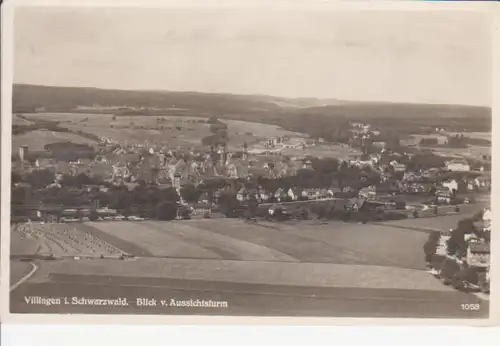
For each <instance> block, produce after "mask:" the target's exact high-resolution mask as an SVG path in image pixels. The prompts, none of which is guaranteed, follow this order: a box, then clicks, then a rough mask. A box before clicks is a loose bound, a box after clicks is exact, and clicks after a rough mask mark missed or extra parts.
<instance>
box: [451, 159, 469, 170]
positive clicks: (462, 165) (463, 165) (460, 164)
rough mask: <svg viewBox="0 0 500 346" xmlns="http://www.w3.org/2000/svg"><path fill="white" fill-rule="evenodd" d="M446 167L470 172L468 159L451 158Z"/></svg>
mask: <svg viewBox="0 0 500 346" xmlns="http://www.w3.org/2000/svg"><path fill="white" fill-rule="evenodd" d="M446 169H448V170H449V171H452V172H468V171H470V165H469V163H468V162H467V161H466V160H451V161H448V162H447V163H446Z"/></svg>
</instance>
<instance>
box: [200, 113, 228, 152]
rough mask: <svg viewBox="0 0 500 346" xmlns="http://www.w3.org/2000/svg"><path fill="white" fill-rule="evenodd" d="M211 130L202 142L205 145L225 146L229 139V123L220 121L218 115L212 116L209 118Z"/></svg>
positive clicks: (208, 122)
mask: <svg viewBox="0 0 500 346" xmlns="http://www.w3.org/2000/svg"><path fill="white" fill-rule="evenodd" d="M207 124H209V127H210V132H211V133H212V134H211V135H209V136H206V137H203V138H202V139H201V144H202V145H205V146H225V145H226V144H227V142H228V140H229V135H228V132H227V124H226V123H224V122H222V121H220V120H219V119H218V118H217V117H215V116H212V117H210V118H209V119H208V120H207Z"/></svg>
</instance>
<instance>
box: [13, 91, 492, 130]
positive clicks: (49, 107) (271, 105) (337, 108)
mask: <svg viewBox="0 0 500 346" xmlns="http://www.w3.org/2000/svg"><path fill="white" fill-rule="evenodd" d="M93 105H99V106H103V107H107V106H130V107H154V108H162V109H172V108H173V107H174V108H175V109H178V110H183V112H184V114H186V115H205V116H210V115H218V116H221V117H227V118H236V119H242V120H250V121H260V120H262V119H268V120H269V122H273V119H274V120H278V119H279V120H280V121H283V120H284V119H285V117H286V116H290V117H297V116H300V117H304V116H306V117H310V116H328V117H339V118H348V119H351V120H362V119H366V118H372V119H375V118H380V119H386V120H387V121H393V120H394V118H397V119H401V118H404V119H405V121H407V120H409V119H420V120H421V119H424V118H428V119H436V118H439V119H444V118H449V119H463V118H467V119H475V120H474V121H488V122H489V121H490V120H491V109H490V108H487V107H473V106H461V105H432V104H404V103H387V102H347V101H342V100H335V99H327V100H322V99H315V98H297V99H289V98H282V97H273V96H266V95H233V94H211V93H199V92H172V91H126V90H109V89H98V88H79V87H49V86H37V85H26V84H16V85H14V90H13V110H14V112H19V113H21V112H29V111H32V110H34V109H35V108H37V107H45V109H46V111H47V112H51V111H52V112H71V111H74V110H75V109H76V107H77V106H93ZM177 114H182V113H177Z"/></svg>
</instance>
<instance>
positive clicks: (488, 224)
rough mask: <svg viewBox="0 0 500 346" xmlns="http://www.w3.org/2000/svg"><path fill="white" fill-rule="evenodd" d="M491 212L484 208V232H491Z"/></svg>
mask: <svg viewBox="0 0 500 346" xmlns="http://www.w3.org/2000/svg"><path fill="white" fill-rule="evenodd" d="M492 216H493V215H492V214H491V210H490V209H488V208H485V209H484V211H483V222H484V228H483V229H484V231H487V232H489V231H491V218H492Z"/></svg>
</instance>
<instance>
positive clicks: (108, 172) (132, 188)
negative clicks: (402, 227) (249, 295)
mask: <svg viewBox="0 0 500 346" xmlns="http://www.w3.org/2000/svg"><path fill="white" fill-rule="evenodd" d="M158 122H159V123H161V118H158ZM206 126H209V127H210V128H211V130H212V132H213V133H214V135H212V136H211V137H216V138H215V140H214V139H213V138H209V140H207V139H206V138H204V139H203V140H202V142H203V143H206V142H210V143H208V145H206V146H199V148H197V149H196V148H186V149H180V148H171V147H168V146H167V145H162V144H158V143H150V142H148V141H147V139H145V140H144V141H143V142H142V143H140V142H136V143H117V142H116V141H113V140H112V139H109V138H100V139H99V142H98V143H96V145H94V146H91V145H82V144H76V143H71V142H55V143H51V144H47V145H45V148H44V149H45V150H44V151H36V152H30V148H29V147H28V146H25V145H21V146H20V147H19V149H18V153H15V154H14V155H13V163H12V172H13V173H12V184H13V185H12V213H13V214H12V217H13V220H16V218H23V217H28V216H29V217H30V219H32V220H34V219H37V218H38V219H42V220H49V219H54V220H55V219H57V220H66V221H70V220H80V221H82V220H84V219H92V220H97V219H101V218H102V219H113V218H116V219H123V218H126V219H131V220H141V219H160V220H169V219H184V218H192V217H205V218H207V217H218V215H219V216H230V215H236V214H237V211H238V210H239V211H240V214H242V213H241V211H243V210H246V209H249V205H250V204H251V203H249V202H250V201H254V202H255V204H256V205H262V206H264V207H267V208H266V210H267V209H269V208H268V207H269V205H270V204H273V203H281V204H284V205H286V203H287V202H294V201H304V202H305V201H316V202H318V201H325V202H324V203H319V205H323V206H325V207H326V206H329V207H330V208H329V209H330V210H328V211H327V212H325V210H321V211H320V209H322V208H318V207H317V206H318V203H292V204H289V205H290V206H294V207H291V209H294V208H295V206H297V207H299V208H300V209H302V210H306V209H311V208H309V207H308V206H313V205H314V206H315V208H313V209H314V211H315V212H316V214H317V213H319V214H321V215H322V216H324V217H327V215H325V214H328V213H330V214H332V215H331V216H333V214H336V215H337V216H339V215H342V214H343V213H344V214H345V213H347V212H349V211H352V208H349V206H351V205H358V204H357V203H358V200H359V199H362V200H367V201H371V202H379V204H378V205H377V206H378V207H381V206H384V209H385V210H386V211H387V210H391V209H394V210H396V209H398V210H402V211H403V213H399V214H398V215H397V217H408V216H410V217H414V216H416V215H418V214H419V213H420V212H422V213H423V212H425V210H427V209H429V208H430V207H434V206H444V205H454V206H458V205H461V204H468V203H473V202H474V200H475V195H484V194H487V193H489V191H490V189H491V174H490V169H491V160H488V158H489V159H491V156H488V155H489V154H487V153H486V154H485V155H483V157H482V159H480V160H478V159H469V160H467V159H466V158H453V157H452V158H449V159H446V158H444V157H441V156H438V155H436V154H434V153H433V152H432V151H430V150H425V149H422V150H420V151H419V152H418V153H416V154H415V148H414V147H404V146H403V145H402V144H401V143H394V141H392V143H391V142H388V141H376V140H374V137H376V136H379V135H380V132H379V131H377V130H371V127H370V125H369V124H359V123H351V124H350V126H351V128H350V129H349V132H350V139H349V143H348V144H335V143H325V140H324V139H323V138H317V139H316V138H315V139H311V138H307V137H305V136H304V138H298V137H296V138H293V137H288V136H281V137H272V138H265V139H263V140H261V141H259V142H256V143H253V144H252V145H248V144H247V143H246V142H244V143H243V145H242V146H241V148H239V150H238V149H237V148H236V149H235V150H228V147H227V125H226V124H225V123H224V122H223V121H221V120H219V119H217V118H215V117H213V118H209V119H206ZM436 130H438V131H440V129H436ZM438 134H439V135H440V136H441V134H440V133H439V132H438ZM462 136H463V135H462ZM436 137H437V135H436ZM451 138H452V139H453V138H454V137H451ZM326 145H331V146H333V145H344V146H348V147H349V148H351V150H352V152H354V153H356V152H357V155H356V154H354V155H352V154H351V156H350V157H342V158H335V157H331V156H330V157H315V156H312V155H300V154H301V152H304V151H306V148H314V147H321V146H323V147H324V146H326ZM286 150H288V151H289V152H290V150H293V151H292V152H291V154H294V155H293V156H292V155H287V154H286V153H284V152H285V151H286ZM327 202H330V203H327ZM341 202H342V203H341ZM372 204H373V203H372ZM332 205H337V209H339V207H338V206H339V205H342V210H340V211H339V210H337V209H335V208H333V209H332ZM374 205H376V204H374ZM260 209H262V208H260ZM309 211H310V212H312V210H309ZM334 211H337V213H335V212H334ZM235 212H236V213H235ZM221 214H223V215H221ZM243 214H246V215H247V216H248V215H249V214H248V212H247V213H245V212H243ZM386 214H387V215H389V217H391V216H392V217H394V213H389V212H386ZM343 216H345V215H343Z"/></svg>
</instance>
